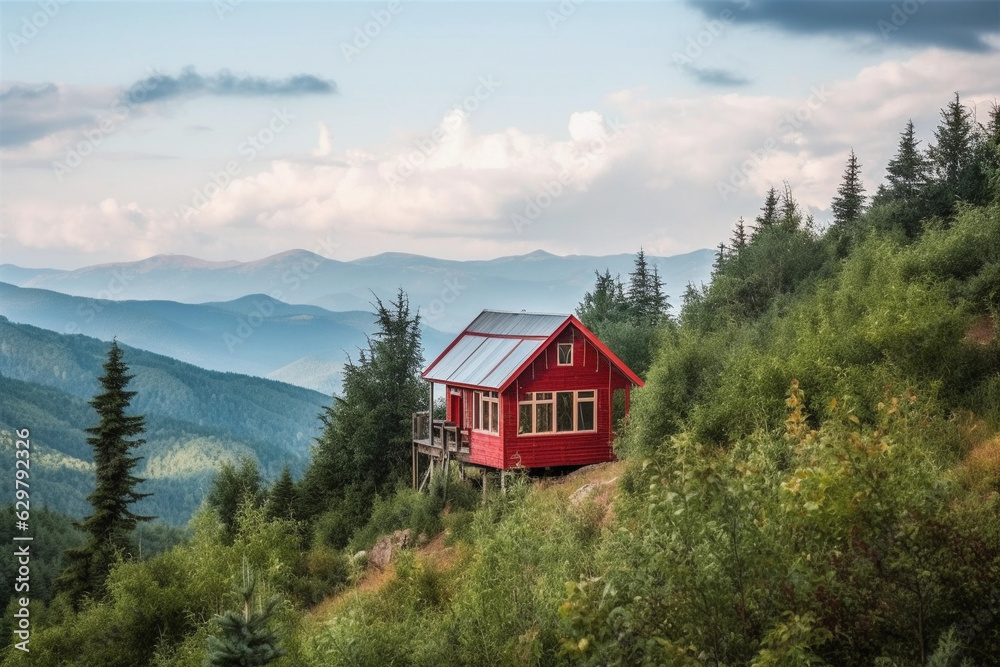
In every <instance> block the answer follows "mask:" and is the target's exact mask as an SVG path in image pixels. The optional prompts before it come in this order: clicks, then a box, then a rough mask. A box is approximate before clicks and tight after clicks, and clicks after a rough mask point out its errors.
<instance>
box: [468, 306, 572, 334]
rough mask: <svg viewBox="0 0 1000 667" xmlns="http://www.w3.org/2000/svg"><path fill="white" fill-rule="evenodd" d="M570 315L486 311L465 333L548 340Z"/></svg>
mask: <svg viewBox="0 0 1000 667" xmlns="http://www.w3.org/2000/svg"><path fill="white" fill-rule="evenodd" d="M568 317H569V315H546V314H542V313H505V312H500V311H496V310H484V311H483V312H481V313H480V314H479V317H477V318H476V319H474V320H473V321H472V324H470V325H469V326H468V327H466V329H465V331H466V332H468V333H480V334H486V335H488V336H540V337H542V338H548V337H549V336H551V335H552V334H553V333H555V331H556V329H558V328H559V327H560V326H562V324H563V323H564V322H565V321H566V319H567V318H568Z"/></svg>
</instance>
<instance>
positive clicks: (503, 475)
mask: <svg viewBox="0 0 1000 667" xmlns="http://www.w3.org/2000/svg"><path fill="white" fill-rule="evenodd" d="M500 493H503V494H506V493H507V471H506V470H501V471H500Z"/></svg>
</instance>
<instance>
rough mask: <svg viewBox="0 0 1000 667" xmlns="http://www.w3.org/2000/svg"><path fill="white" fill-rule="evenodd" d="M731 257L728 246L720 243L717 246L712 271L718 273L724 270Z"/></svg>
mask: <svg viewBox="0 0 1000 667" xmlns="http://www.w3.org/2000/svg"><path fill="white" fill-rule="evenodd" d="M728 258H729V252H728V249H727V248H726V244H725V243H720V244H719V245H717V246H716V247H715V261H713V262H712V273H713V274H716V273H719V272H720V271H722V269H723V268H724V267H725V266H726V260H727V259H728Z"/></svg>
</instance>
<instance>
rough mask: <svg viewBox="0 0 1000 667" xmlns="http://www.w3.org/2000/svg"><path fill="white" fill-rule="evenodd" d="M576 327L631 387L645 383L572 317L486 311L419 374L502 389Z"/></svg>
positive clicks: (451, 381) (456, 382)
mask: <svg viewBox="0 0 1000 667" xmlns="http://www.w3.org/2000/svg"><path fill="white" fill-rule="evenodd" d="M570 325H572V326H574V327H575V328H576V329H579V330H580V332H581V333H582V334H583V336H584V337H585V338H587V339H588V340H589V341H590V342H591V343H593V344H594V345H595V346H596V347H597V349H598V350H599V352H600V353H602V354H604V355H605V356H606V357H607V358H608V359H609V360H610V361H611V363H612V364H614V365H615V366H616V367H617V368H618V369H619V370H620V371H621V372H622V373H624V374H625V376H626V377H627V378H628V379H629V380H630V381H631V382H633V383H634V384H636V385H638V386H640V387H641V386H642V384H643V382H642V380H641V379H639V377H638V376H637V375H636V374H635V373H633V372H632V371H631V370H630V369H629V368H628V366H626V365H625V364H624V363H622V361H621V360H620V359H619V358H618V357H617V356H615V354H614V353H613V352H611V350H609V349H608V348H607V346H605V345H604V344H603V343H602V342H601V341H600V340H598V339H597V337H596V336H595V335H594V334H593V333H592V332H591V331H590V330H588V329H587V327H585V326H583V323H582V322H580V320H578V319H576V318H575V317H573V316H572V315H544V314H539V313H505V312H498V311H493V310H484V311H483V312H482V313H480V314H479V316H478V317H477V318H476V319H475V320H473V321H472V324H470V325H469V326H468V327H466V329H465V331H463V332H462V333H461V334H459V335H458V337H457V338H456V339H455V340H454V341H452V343H451V345H449V346H448V347H447V348H446V349H445V351H444V352H442V353H441V354H440V355H439V356H438V358H437V359H435V360H434V361H433V362H431V365H430V366H428V367H427V369H426V370H425V371H424V372H423V374H422V375H421V377H423V378H424V379H425V380H429V381H431V382H440V383H443V384H453V385H465V386H470V387H482V388H484V389H501V390H502V389H503V388H504V387H505V386H506V385H507V384H509V383H510V382H512V381H513V379H514V378H515V377H516V376H517V375H519V374H520V373H521V372H522V371H523V370H524V368H525V367H526V366H527V365H528V364H529V363H530V362H531V361H532V360H533V359H534V358H535V357H536V356H537V355H538V354H539V353H540V352H541V351H542V350H543V349H544V348H545V346H546V345H547V344H548V343H551V342H552V341H553V340H554V339H555V338H556V337H557V336H558V335H559V333H560V332H562V331H563V330H564V329H565V328H566V327H568V326H570Z"/></svg>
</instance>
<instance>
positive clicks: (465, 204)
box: [3, 50, 1000, 259]
mask: <svg viewBox="0 0 1000 667" xmlns="http://www.w3.org/2000/svg"><path fill="white" fill-rule="evenodd" d="M954 90H960V91H962V95H963V101H964V102H965V103H966V104H974V105H976V106H977V110H978V113H979V117H980V118H985V117H986V110H987V108H988V104H989V103H990V102H992V100H993V99H994V96H995V94H996V93H997V91H998V90H1000V70H998V69H997V68H996V67H995V58H994V57H993V56H992V55H990V54H970V53H958V52H950V51H939V50H928V51H924V52H921V53H918V54H916V55H914V56H912V57H911V58H909V59H908V60H905V61H886V62H883V63H881V64H878V65H875V66H872V67H868V68H866V69H864V70H861V71H860V72H858V74H857V75H856V76H854V77H853V78H850V79H846V80H841V81H833V82H823V81H816V82H815V83H814V85H813V86H811V87H804V88H803V89H802V90H801V91H800V93H798V94H796V95H790V96H785V97H778V96H774V95H754V94H752V93H750V92H739V93H735V92H730V93H727V94H717V95H713V96H708V97H698V98H671V97H666V98H656V97H654V96H653V95H652V94H651V93H650V92H649V90H647V89H641V88H639V89H630V90H623V91H619V92H615V93H613V94H610V95H608V96H607V99H606V103H607V104H608V106H609V107H610V108H612V109H614V112H613V113H612V114H611V115H612V116H616V117H617V118H615V117H608V116H604V115H602V114H600V113H598V112H596V111H593V110H584V111H579V112H577V113H573V114H571V115H570V116H569V117H568V118H567V121H566V130H565V134H563V135H562V136H554V137H553V136H544V135H540V134H531V133H527V132H525V131H523V130H521V129H518V128H516V127H509V128H506V129H503V130H496V131H491V132H477V131H476V128H475V126H474V124H472V123H470V118H469V116H468V114H466V113H465V112H463V111H460V110H455V111H451V112H449V113H447V114H445V115H444V117H443V118H442V120H441V123H440V124H439V126H438V127H437V128H433V130H432V131H428V132H426V134H423V135H415V138H414V139H412V141H410V142H409V143H401V142H397V143H392V144H387V145H382V146H375V147H363V148H352V149H347V150H344V151H341V152H339V153H334V151H333V147H332V142H331V139H330V132H329V128H327V126H326V125H325V124H322V123H321V124H320V125H319V139H318V143H317V145H316V146H315V148H314V149H313V150H312V155H313V157H308V156H303V157H302V159H295V158H284V159H276V160H273V161H272V162H270V163H268V164H267V165H264V166H263V167H262V169H261V170H260V171H259V172H257V173H251V174H249V175H246V176H244V177H241V178H238V179H235V180H234V181H233V182H232V183H231V184H230V185H229V186H228V187H227V188H225V189H223V190H222V191H221V192H219V193H218V194H217V195H215V196H214V197H212V198H211V200H210V201H209V202H208V204H207V205H206V206H204V208H203V209H202V210H200V211H199V212H198V213H196V214H195V215H191V216H189V217H187V218H179V217H178V216H177V215H176V213H175V211H173V210H150V209H149V208H148V207H144V206H143V205H142V204H141V203H135V202H130V203H127V204H120V203H118V202H117V201H115V200H106V201H103V202H100V203H99V204H92V205H81V206H70V205H57V204H55V203H51V202H29V201H18V202H15V203H14V204H9V203H8V204H5V206H4V209H3V219H4V222H5V226H6V227H7V233H8V234H9V235H10V236H11V237H13V238H14V239H15V240H16V241H17V242H18V243H20V244H22V245H24V246H25V247H28V246H31V247H72V248H77V249H79V250H80V251H83V252H96V251H97V250H99V249H100V247H101V246H102V245H104V246H106V245H107V244H109V243H118V242H117V241H111V240H106V239H115V238H116V237H117V238H120V239H128V241H127V242H125V243H124V244H122V246H121V251H122V252H129V253H132V254H133V256H134V255H135V253H148V254H152V253H153V252H154V250H153V249H154V248H155V252H168V251H174V252H177V251H180V252H188V253H192V254H203V255H204V256H211V258H215V259H221V258H226V257H231V256H240V257H243V258H246V257H247V253H249V256H254V255H260V254H263V253H262V252H261V250H260V248H263V247H266V248H269V249H271V250H273V251H278V250H282V249H286V248H288V247H292V246H303V247H309V246H310V241H311V240H312V239H315V238H316V237H318V236H322V235H331V234H332V235H333V236H335V237H338V238H347V239H349V243H348V242H345V243H344V248H345V249H346V248H349V249H350V250H349V252H350V253H351V255H360V254H372V253H375V252H379V251H381V250H385V249H394V250H406V251H412V252H425V253H428V254H435V255H444V256H453V257H473V256H480V257H482V256H496V255H500V254H508V253H514V252H522V251H525V250H531V249H534V248H536V247H545V248H546V249H547V250H550V251H552V252H567V253H568V252H585V253H604V252H621V251H629V250H634V249H635V248H636V247H638V246H639V245H640V244H644V245H646V246H647V248H648V249H650V250H651V251H653V252H655V253H665V252H683V251H686V250H691V249H694V248H697V247H713V246H714V245H715V244H716V243H717V242H718V241H719V240H723V239H725V238H727V237H728V235H729V230H730V229H731V225H732V224H733V223H734V222H735V220H736V219H737V217H739V215H744V216H745V217H746V218H747V219H752V217H753V216H754V215H755V214H756V212H757V208H758V207H759V206H760V201H761V198H762V195H763V193H764V192H765V191H766V189H767V188H768V187H771V186H780V183H781V181H782V180H788V181H789V182H790V183H791V184H792V186H793V189H794V192H795V194H796V196H797V198H798V199H799V200H800V203H802V204H803V205H805V206H806V207H809V208H810V209H811V210H812V211H814V212H817V211H823V210H825V209H826V208H827V207H828V206H829V201H830V199H831V198H832V197H833V195H834V193H835V190H836V187H837V185H838V183H839V181H840V178H841V173H842V171H843V165H844V162H845V160H846V158H847V153H848V151H849V150H850V148H851V147H853V148H854V150H855V152H856V153H857V154H858V156H859V158H860V160H861V163H862V165H863V177H864V181H865V184H866V187H867V188H868V190H869V192H872V191H874V189H875V187H876V185H877V183H878V182H879V181H881V179H882V177H883V172H882V169H883V168H884V165H885V163H886V161H887V160H888V159H889V158H890V157H891V155H892V154H893V152H894V151H895V148H896V142H897V138H898V134H899V132H900V131H901V130H902V128H903V125H904V124H905V122H906V119H907V118H909V117H913V119H914V122H915V123H916V124H917V130H918V133H919V135H920V137H921V138H922V139H924V140H925V145H926V142H927V140H929V139H931V138H932V130H933V128H934V127H935V126H936V124H937V120H938V110H939V109H940V108H941V107H942V106H944V105H945V104H946V103H948V102H949V101H950V99H951V96H952V94H953V92H952V91H954ZM618 119H620V120H621V121H622V123H621V125H619V124H618ZM608 137H611V138H608ZM755 156H756V157H755ZM244 173H247V172H244ZM734 173H735V174H737V175H739V174H741V173H742V178H741V179H736V180H737V181H739V182H735V183H733V184H732V185H733V188H734V192H733V193H731V195H730V196H729V197H727V198H726V199H723V198H722V197H720V195H719V192H718V186H717V184H718V183H719V182H724V183H725V182H729V180H730V179H731V178H733V177H734V176H733V175H734ZM207 176H208V175H207V174H206V180H207ZM560 179H562V181H561V182H560ZM553 184H557V185H558V186H559V188H558V189H559V190H560V192H559V194H557V195H555V196H552V194H551V193H552V192H553V191H554V190H552V189H550V191H549V192H550V194H549V201H548V203H547V205H546V206H545V207H543V210H541V211H540V215H539V217H538V218H537V219H536V220H534V221H533V222H532V224H531V225H530V226H528V227H526V228H524V229H523V230H521V232H520V233H518V230H517V229H516V228H515V226H514V225H513V224H512V223H511V215H512V214H518V213H522V212H523V211H524V210H525V209H526V207H527V206H529V205H530V203H531V202H533V201H534V202H539V201H541V199H544V197H545V195H544V193H545V192H546V187H547V186H549V187H550V188H555V186H553ZM180 204H181V202H178V205H180ZM824 215H825V214H824V213H820V215H819V217H820V219H821V221H822V219H823V216H824ZM254 248H256V249H257V250H256V251H255V250H254ZM345 251H346V250H345Z"/></svg>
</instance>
